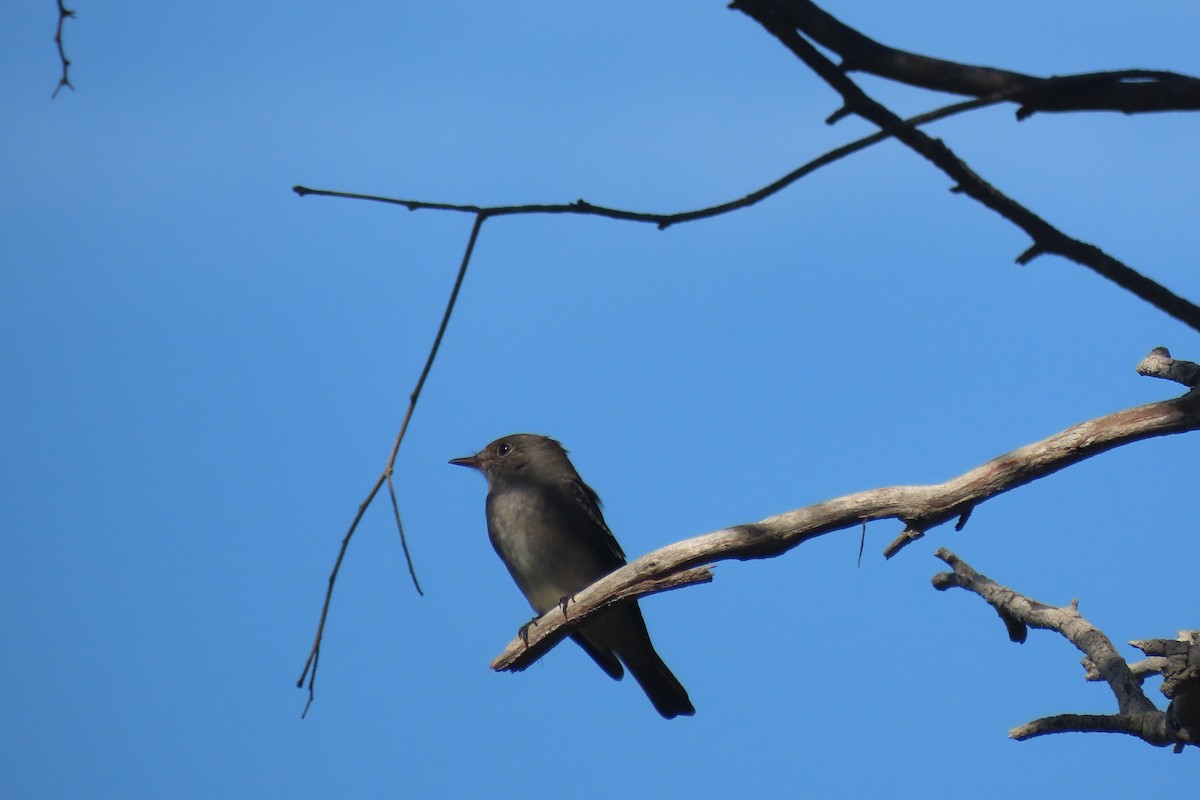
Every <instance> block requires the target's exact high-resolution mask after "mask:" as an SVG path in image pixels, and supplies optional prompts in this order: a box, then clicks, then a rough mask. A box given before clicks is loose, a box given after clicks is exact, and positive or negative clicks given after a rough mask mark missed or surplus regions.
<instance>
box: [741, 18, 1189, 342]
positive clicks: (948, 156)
mask: <svg viewBox="0 0 1200 800" xmlns="http://www.w3.org/2000/svg"><path fill="white" fill-rule="evenodd" d="M798 2H799V0H736V2H734V3H732V4H731V7H732V8H736V9H738V10H740V11H742V12H744V13H745V14H747V15H748V16H750V17H751V18H753V19H754V20H755V21H757V22H758V23H759V24H761V25H762V26H763V27H764V28H766V30H767V31H768V32H769V33H771V34H772V35H773V36H775V37H776V38H777V39H779V41H780V42H782V43H783V45H784V46H785V47H787V48H788V49H789V50H791V51H792V53H793V54H794V55H795V56H796V57H797V58H799V59H800V60H801V61H803V62H804V63H805V64H806V65H807V66H808V67H809V69H811V70H812V71H813V72H815V73H816V74H817V75H818V76H819V77H820V78H821V79H822V80H824V81H825V82H826V83H828V84H829V85H830V86H831V87H832V88H833V89H834V90H835V91H836V92H838V94H840V95H841V96H842V102H843V104H844V108H843V110H842V111H841V112H839V115H838V116H844V115H845V114H847V113H853V114H857V115H858V116H860V117H862V118H863V119H865V120H867V121H869V122H872V123H874V124H875V125H878V126H879V128H880V129H881V130H885V131H886V130H891V131H893V135H894V136H895V137H896V138H897V139H898V140H899V141H901V142H902V143H904V144H905V145H906V146H908V147H909V148H910V149H912V150H913V151H914V152H916V153H918V154H920V155H921V156H923V157H924V158H925V159H927V160H928V161H930V162H931V163H932V164H934V165H935V166H936V167H938V168H939V169H941V170H942V171H943V172H945V173H946V175H948V176H949V177H950V178H951V179H952V180H953V181H954V182H955V186H954V190H955V191H958V192H962V193H963V194H966V195H967V196H969V197H971V198H973V199H974V200H976V201H978V202H979V203H982V204H983V205H984V206H986V207H987V208H990V209H991V210H992V211H995V212H996V213H997V214H999V215H1000V216H1002V217H1004V218H1005V219H1007V220H1009V221H1010V222H1012V223H1013V224H1014V225H1016V226H1017V227H1019V228H1020V229H1021V230H1023V231H1025V233H1026V234H1028V235H1029V237H1030V238H1031V239H1032V240H1033V244H1032V246H1030V247H1029V249H1027V250H1026V251H1025V252H1024V253H1022V254H1021V255H1020V256H1018V258H1017V262H1018V263H1020V264H1027V263H1029V262H1030V261H1032V260H1033V259H1034V258H1036V257H1037V256H1039V255H1044V254H1048V253H1056V254H1058V255H1060V256H1062V257H1064V258H1066V259H1069V260H1071V261H1074V262H1075V263H1077V264H1080V265H1082V266H1085V267H1088V268H1089V269H1091V270H1093V271H1095V272H1096V273H1097V274H1099V275H1101V276H1103V277H1105V278H1107V279H1108V280H1110V281H1112V282H1113V283H1115V284H1117V285H1118V286H1120V287H1121V288H1123V289H1125V290H1126V291H1129V292H1131V293H1133V294H1134V295H1136V296H1138V297H1140V298H1142V299H1143V300H1145V301H1146V302H1148V303H1150V304H1151V305H1153V306H1155V307H1156V308H1158V309H1160V310H1162V311H1164V312H1166V313H1167V314H1169V315H1171V316H1172V317H1175V318H1176V319H1177V320H1179V321H1180V322H1183V323H1184V324H1186V325H1188V326H1190V327H1191V328H1192V329H1194V330H1197V331H1200V307H1198V306H1196V305H1195V304H1194V303H1192V302H1190V301H1188V300H1185V299H1184V298H1182V297H1180V296H1178V295H1176V294H1175V293H1173V292H1171V291H1170V290H1168V289H1167V288H1166V287H1164V286H1162V285H1161V284H1159V283H1157V282H1156V281H1153V280H1151V279H1150V278H1147V277H1146V276H1144V275H1142V274H1141V273H1139V272H1137V271H1135V270H1133V269H1131V268H1130V267H1129V266H1128V265H1126V264H1124V263H1122V262H1121V261H1119V260H1117V259H1116V258H1113V257H1112V256H1111V255H1109V254H1108V253H1105V252H1104V251H1103V250H1101V249H1100V248H1098V247H1096V246H1095V245H1091V244H1087V243H1085V242H1082V241H1080V240H1078V239H1074V238H1072V237H1070V236H1068V235H1067V234H1065V233H1063V232H1062V231H1060V230H1058V228H1056V227H1054V226H1053V225H1051V224H1050V223H1049V222H1047V221H1046V220H1044V219H1042V218H1041V217H1039V216H1038V215H1037V214H1034V213H1033V212H1032V211H1030V210H1029V209H1028V208H1026V207H1025V206H1023V205H1021V204H1020V203H1018V202H1016V201H1015V200H1013V199H1012V198H1010V197H1008V196H1007V195H1005V194H1004V193H1003V192H1001V191H1000V190H999V189H997V188H996V187H995V186H993V185H991V184H990V183H988V182H987V181H985V180H984V179H983V178H981V177H980V176H979V175H977V174H976V173H975V172H974V171H973V170H971V168H970V167H968V166H967V164H966V163H965V162H963V161H962V160H961V159H960V158H959V157H958V156H957V155H955V153H954V152H953V151H952V150H951V149H950V148H949V147H947V146H946V145H945V144H944V143H943V142H942V141H941V140H939V139H934V138H932V137H930V136H928V135H927V134H925V133H924V132H922V131H921V130H919V129H917V128H911V127H903V126H900V123H901V120H900V118H899V117H898V116H896V114H894V113H893V112H892V111H890V110H889V109H888V108H886V107H885V106H883V105H881V104H880V103H878V102H876V101H875V100H873V99H871V98H870V97H869V96H867V94H866V93H865V92H863V91H862V89H860V88H859V87H858V85H857V84H855V83H854V82H853V81H852V80H850V79H849V78H848V77H846V74H845V72H843V71H842V70H841V69H839V68H838V67H837V66H836V65H834V63H833V62H832V61H830V60H829V59H828V58H826V57H825V56H824V55H822V54H821V52H820V51H819V50H817V48H816V47H815V46H814V45H813V44H812V43H811V42H809V41H808V40H807V39H805V38H804V37H802V36H801V35H800V34H799V33H798V28H799V22H798V20H797V15H796V14H795V13H794V8H793V5H794V4H797V3H798ZM809 5H811V4H809Z"/></svg>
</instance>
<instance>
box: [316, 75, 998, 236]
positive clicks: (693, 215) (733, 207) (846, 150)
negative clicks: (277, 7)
mask: <svg viewBox="0 0 1200 800" xmlns="http://www.w3.org/2000/svg"><path fill="white" fill-rule="evenodd" d="M1006 97H1007V95H1005V94H1003V93H1000V94H996V95H991V96H988V97H982V98H979V99H977V100H968V101H966V102H962V103H954V104H953V105H949V106H944V107H942V108H938V109H935V110H933V111H928V112H926V113H924V114H919V115H917V116H915V117H911V118H909V119H906V120H902V121H901V122H900V123H899V124H900V125H901V126H910V125H912V126H915V125H927V124H929V123H931V122H935V121H937V120H940V119H945V118H946V117H950V116H953V115H955V114H961V113H963V112H964V111H971V110H974V109H977V108H983V107H985V106H989V105H995V104H996V103H999V102H1002V101H1003V100H1004V99H1005V98H1006ZM893 134H894V131H879V132H877V133H873V134H871V135H870V136H864V137H862V138H861V139H856V140H855V141H853V142H850V143H848V144H844V145H842V146H841V147H838V148H835V149H833V150H830V151H829V152H827V153H825V154H823V155H821V156H818V157H817V158H814V159H813V160H811V161H809V162H807V163H805V164H802V165H801V166H799V167H797V168H796V169H794V170H792V171H791V172H789V173H788V174H787V175H784V176H783V177H782V178H779V179H778V180H776V181H773V182H772V183H769V184H767V185H766V186H763V187H762V188H760V189H756V190H754V191H753V192H751V193H750V194H747V195H745V196H744V197H740V198H738V199H736V200H730V201H728V202H725V203H720V204H718V205H715V206H708V207H705V208H699V209H694V210H692V211H678V212H674V213H655V212H647V211H629V210H627V209H622V208H612V207H610V206H601V205H596V204H594V203H589V202H588V201H586V200H576V201H575V202H573V203H526V204H521V205H507V206H478V205H472V204H463V203H435V202H430V201H428V200H402V199H399V198H394V197H382V196H379V195H370V194H357V193H353V192H339V191H334V190H332V189H311V188H309V187H307V186H293V187H292V191H293V192H295V193H296V194H297V195H299V196H300V197H305V196H306V195H310V194H311V195H316V196H318V197H341V198H344V199H348V200H370V201H373V202H376V203H387V204H390V205H399V206H404V207H405V208H407V209H408V210H409V211H417V210H420V209H428V210H432V211H457V212H461V213H466V214H486V215H487V216H490V217H504V216H510V215H517V214H584V215H589V216H596V217H607V218H608V219H616V220H622V221H625V222H644V223H649V224H652V225H656V226H658V229H659V230H665V229H666V228H669V227H670V226H672V225H680V224H683V223H685V222H695V221H696V220H701V219H708V218H710V217H716V216H720V215H721V214H727V213H729V212H731V211H737V210H738V209H742V208H749V207H750V206H752V205H755V204H756V203H759V202H761V201H762V200H765V199H767V198H768V197H770V196H771V195H773V194H776V193H778V192H780V191H782V190H783V189H786V188H787V187H788V186H790V185H792V184H793V183H795V182H796V181H798V180H800V179H801V178H803V177H805V176H807V175H810V174H812V173H813V172H816V171H817V170H818V169H820V168H821V167H824V166H828V165H829V164H832V163H834V162H835V161H838V160H840V159H842V158H845V157H846V156H848V155H850V154H852V153H856V152H858V151H859V150H864V149H866V148H867V147H870V146H871V145H873V144H876V143H878V142H882V141H884V140H885V139H889V138H891V137H892V135H893Z"/></svg>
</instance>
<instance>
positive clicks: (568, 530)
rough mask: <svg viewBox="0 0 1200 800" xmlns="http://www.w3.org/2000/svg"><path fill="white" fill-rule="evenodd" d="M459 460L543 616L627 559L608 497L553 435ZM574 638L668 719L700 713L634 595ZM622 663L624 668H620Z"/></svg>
mask: <svg viewBox="0 0 1200 800" xmlns="http://www.w3.org/2000/svg"><path fill="white" fill-rule="evenodd" d="M450 463H451V464H455V465H458V466H461V467H470V468H472V469H476V470H478V471H479V472H481V473H483V475H484V477H485V478H487V484H488V494H487V502H486V505H485V508H486V512H487V529H488V538H489V539H491V542H492V546H493V547H494V548H495V550H496V554H497V555H499V556H500V560H501V561H503V562H504V565H505V566H506V567H508V571H509V574H510V575H512V578H513V581H515V582H516V584H517V587H518V588H519V589H520V590H521V593H522V594H524V595H525V599H526V600H528V601H529V605H531V606H532V607H533V610H534V611H536V612H537V613H538V615H539V616H540V615H542V614H545V613H546V612H547V611H549V610H550V609H552V608H554V607H555V606H561V607H562V608H563V609H564V612H565V609H566V602H567V601H568V600H569V599H570V598H571V597H572V596H574V594H575V593H576V592H578V591H580V590H581V589H584V588H586V587H587V586H590V585H591V584H593V583H595V582H596V581H597V580H599V579H600V578H602V577H604V576H605V575H607V574H608V573H610V572H612V571H613V570H615V569H617V568H618V567H621V566H624V565H625V553H624V552H623V551H622V550H621V545H620V544H618V543H617V539H616V537H614V536H613V534H612V531H610V530H609V528H608V525H607V524H606V523H605V522H604V515H603V514H602V513H601V511H600V498H599V497H598V496H597V495H596V492H595V491H593V490H592V488H591V487H590V486H588V485H587V484H586V483H584V482H583V478H581V477H579V473H578V472H577V471H576V470H575V467H574V465H573V464H572V463H571V460H570V459H569V458H568V457H567V451H566V450H565V449H564V448H563V446H562V445H561V444H559V443H558V442H557V441H555V440H554V439H551V438H550V437H548V436H542V435H540V434H534V433H516V434H512V435H511V436H505V437H502V438H500V439H497V440H495V441H494V442H492V443H491V444H489V445H488V446H487V447H485V448H483V449H482V450H480V451H479V452H478V453H476V454H475V455H473V456H466V457H463V458H454V459H451V460H450ZM571 638H572V639H573V640H574V641H575V642H576V644H578V645H579V646H580V647H582V648H583V650H584V652H586V653H587V654H588V655H589V656H591V658H592V660H594V661H595V662H596V664H598V665H599V666H600V669H602V670H604V672H605V673H607V674H608V676H609V677H610V678H612V679H614V680H618V681H619V680H621V678H622V677H623V676H624V674H625V669H628V670H629V672H630V673H631V674H632V675H633V677H634V680H636V681H637V682H638V684H639V685H640V686H641V687H642V690H643V691H644V692H645V693H646V696H647V697H648V698H649V699H650V702H651V703H652V704H653V705H654V708H655V710H657V711H658V713H659V714H661V715H662V716H663V717H664V718H665V719H673V718H675V717H678V716H688V717H690V716H692V715H693V714H695V713H696V709H695V708H694V707H693V706H692V701H691V699H689V698H688V693H687V690H686V689H684V688H683V684H681V683H680V682H679V680H678V679H677V678H676V677H675V675H674V674H673V673H672V672H671V670H670V669H668V667H667V665H666V664H665V663H663V660H662V658H661V657H660V656H659V655H658V653H657V652H656V651H655V649H654V645H653V643H651V641H650V634H649V632H648V631H647V630H646V622H645V620H644V619H643V618H642V612H641V609H640V608H639V607H638V604H637V601H636V600H631V601H629V602H627V603H622V604H621V605H619V606H616V607H614V608H611V609H609V610H608V611H605V612H604V613H603V614H601V615H599V616H597V617H596V618H594V619H592V620H590V621H588V622H587V623H586V624H584V625H581V626H580V627H579V628H578V629H577V630H576V631H575V632H574V633H572V634H571ZM622 665H624V666H622Z"/></svg>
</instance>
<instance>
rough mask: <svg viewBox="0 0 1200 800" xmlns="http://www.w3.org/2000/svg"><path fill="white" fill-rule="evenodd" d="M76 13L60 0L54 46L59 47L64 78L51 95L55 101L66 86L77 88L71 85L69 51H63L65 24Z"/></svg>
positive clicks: (73, 89) (60, 79) (59, 81)
mask: <svg viewBox="0 0 1200 800" xmlns="http://www.w3.org/2000/svg"><path fill="white" fill-rule="evenodd" d="M74 16H75V12H74V11H72V10H71V9H69V8H67V7H66V6H64V5H63V0H58V29H57V30H55V31H54V44H56V45H58V58H59V60H61V61H62V77H61V78H59V79H58V86H55V87H54V92H53V93H52V94H51V95H50V99H51V100H53V99H54V98H55V97H58V92H59V90H61V89H62V88H63V87H64V86H65V87H67V88H68V89H70V90H71V91H72V92H73V91H75V87H74V86H72V85H71V78H70V75H69V73H70V69H71V61H70V59H68V58H67V51H66V50H65V49H63V23H64V22H66V21H67V18H68V17H74Z"/></svg>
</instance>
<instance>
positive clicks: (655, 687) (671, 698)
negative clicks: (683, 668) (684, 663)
mask: <svg viewBox="0 0 1200 800" xmlns="http://www.w3.org/2000/svg"><path fill="white" fill-rule="evenodd" d="M638 655H639V658H638V660H637V661H630V660H626V661H625V666H626V667H628V668H629V672H630V673H631V674H632V675H633V678H634V680H636V681H637V682H638V685H639V686H641V687H642V691H644V692H645V693H646V696H647V697H649V698H650V702H651V703H653V704H654V708H655V710H657V711H658V713H659V714H662V715H663V718H664V719H674V718H675V717H679V716H684V717H690V716H692V715H693V714H695V713H696V709H695V707H694V706H693V705H692V701H691V699H690V698H689V697H688V693H687V689H684V688H683V684H682V683H680V682H679V679H678V678H676V677H675V675H674V674H673V673H672V672H671V670H670V669H668V668H667V665H666V664H664V663H663V660H662V659H661V658H659V656H658V653H656V652H655V651H654V650H653V649H652V648H651V649H647V650H646V651H644V652H642V653H639V654H638Z"/></svg>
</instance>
